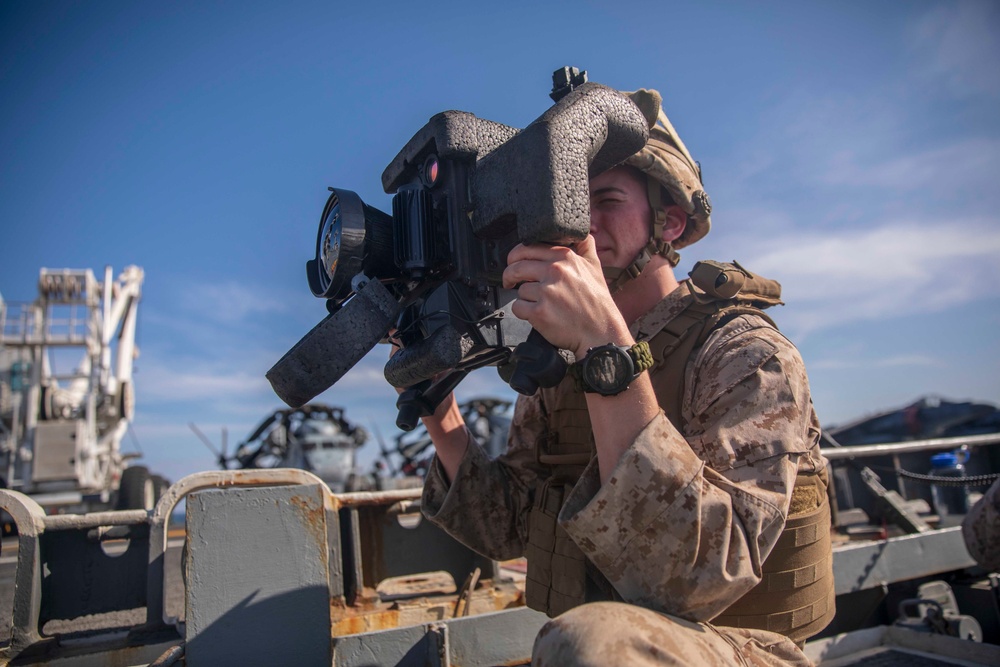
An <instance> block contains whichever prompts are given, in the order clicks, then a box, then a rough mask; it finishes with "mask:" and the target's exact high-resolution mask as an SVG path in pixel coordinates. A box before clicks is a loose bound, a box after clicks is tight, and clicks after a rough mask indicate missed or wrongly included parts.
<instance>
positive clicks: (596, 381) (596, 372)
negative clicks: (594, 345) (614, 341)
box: [583, 347, 634, 396]
mask: <svg viewBox="0 0 1000 667" xmlns="http://www.w3.org/2000/svg"><path fill="white" fill-rule="evenodd" d="M633 374H634V370H633V367H632V359H631V357H629V356H628V354H627V353H626V352H625V351H624V350H621V349H619V348H617V347H601V348H598V349H595V350H592V351H591V352H590V354H588V355H587V357H586V359H585V360H584V364H583V380H584V382H586V383H587V384H588V385H590V387H592V388H593V389H594V391H596V392H598V393H599V394H604V395H609V396H610V395H614V394H618V393H620V392H622V391H624V390H625V389H626V388H627V387H628V383H629V382H631V381H632V376H633Z"/></svg>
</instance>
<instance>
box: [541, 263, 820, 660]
mask: <svg viewBox="0 0 1000 667" xmlns="http://www.w3.org/2000/svg"><path fill="white" fill-rule="evenodd" d="M690 275H691V280H690V281H685V283H684V285H685V286H686V287H687V288H688V289H689V290H690V294H691V297H692V298H691V303H690V304H689V305H688V306H687V307H686V308H685V309H684V311H682V312H681V313H680V314H679V315H677V316H676V317H674V318H673V319H672V320H671V321H670V322H669V323H668V324H667V325H666V326H665V327H664V328H663V329H662V330H661V331H660V332H659V333H657V334H656V335H654V336H653V337H652V339H651V340H650V341H649V344H650V349H651V351H652V353H653V357H654V359H655V361H656V364H655V365H654V367H653V368H652V369H651V370H650V373H651V378H652V383H653V388H654V390H655V392H656V396H657V400H658V402H659V404H660V407H661V408H662V409H663V411H664V413H665V414H666V416H667V417H668V418H669V419H670V421H671V423H673V424H674V425H675V426H676V427H677V428H678V430H679V431H681V432H683V429H684V426H685V423H686V422H685V420H684V417H683V415H682V398H683V396H684V376H685V366H686V365H687V362H688V359H689V358H690V356H691V354H692V352H693V351H694V350H696V349H698V348H700V347H701V346H702V345H703V344H704V343H705V341H706V340H707V339H708V337H709V336H710V335H711V334H712V332H714V331H716V330H717V329H719V328H720V327H722V326H724V325H725V324H726V323H728V322H729V321H731V320H732V319H734V318H736V317H739V316H740V315H745V314H753V315H756V316H758V317H762V318H763V319H765V320H766V321H767V322H769V323H770V324H771V325H772V326H773V325H774V322H773V321H772V320H771V319H770V318H769V317H767V316H766V315H765V314H764V313H763V312H761V310H762V309H763V308H767V307H770V306H773V305H777V304H780V303H781V300H780V296H781V294H780V293H781V287H780V285H778V283H776V282H774V281H771V280H767V279H764V278H761V277H759V276H756V275H755V274H752V273H750V272H749V271H746V270H745V269H743V268H742V267H740V266H739V265H738V264H723V263H718V262H699V263H698V264H696V265H695V267H694V269H692V271H691V274H690ZM541 391H542V392H543V400H544V402H545V406H546V410H547V412H548V414H549V422H548V427H549V428H548V435H547V436H546V437H545V438H544V439H543V440H542V441H540V442H538V443H536V446H535V455H536V459H537V461H538V463H539V464H541V465H543V466H545V467H547V468H549V470H550V471H551V474H550V476H549V477H548V478H547V479H545V480H544V481H543V482H542V483H541V485H540V486H539V488H537V489H536V494H535V498H534V503H533V507H532V509H531V511H530V513H529V518H528V544H527V549H526V554H525V555H526V556H527V561H528V572H527V581H526V584H525V599H526V600H525V601H526V603H527V605H528V606H529V607H531V608H533V609H537V610H539V611H542V612H545V613H546V614H548V615H549V616H551V617H555V616H558V615H559V614H561V613H563V612H564V611H567V610H569V609H571V608H573V607H575V606H578V605H580V604H583V603H585V602H594V601H598V600H609V599H615V600H620V599H621V597H620V596H619V595H618V594H617V592H616V591H615V590H614V588H613V587H612V586H611V584H610V583H609V582H608V581H607V579H605V578H604V576H603V575H602V574H601V573H600V572H599V571H598V570H597V568H596V567H594V566H593V565H592V564H591V563H590V562H589V561H588V560H587V559H586V558H585V556H584V555H583V553H582V552H581V551H580V548H579V547H578V546H577V545H576V543H575V542H574V541H573V540H572V538H570V537H569V535H568V534H566V532H565V531H564V530H563V529H562V528H561V527H560V526H559V524H558V521H557V517H558V516H559V511H560V510H561V508H562V506H563V503H564V502H565V499H566V497H567V496H568V495H569V493H570V491H571V490H572V488H573V487H574V486H575V484H576V483H577V481H578V480H579V478H580V476H581V474H582V473H583V470H584V468H585V467H586V466H587V464H588V463H589V462H590V460H591V458H592V457H593V456H594V455H595V449H594V436H593V431H592V430H591V427H590V415H589V413H588V412H587V401H586V397H585V395H584V394H583V392H580V391H578V390H577V389H576V387H575V383H574V382H573V381H572V379H570V378H567V379H565V380H564V381H563V382H562V383H561V384H559V385H558V386H557V387H554V388H551V389H544V390H541ZM827 486H828V482H827V478H826V473H825V471H823V473H821V474H800V475H799V476H798V478H797V479H796V482H795V487H794V488H793V491H792V500H791V504H790V507H789V513H788V519H787V521H786V523H785V527H784V530H783V531H782V533H781V535H780V536H779V538H778V541H777V543H776V544H775V546H774V548H773V549H772V551H771V553H770V554H769V555H768V557H767V558H766V559H765V561H764V564H763V566H762V571H763V576H762V579H761V581H760V582H759V583H758V584H757V585H756V586H755V587H754V588H752V589H751V590H750V591H749V592H748V593H747V594H746V595H744V596H743V597H742V598H740V599H739V600H738V601H737V602H735V603H734V604H733V605H732V606H730V607H729V608H728V609H726V610H725V611H724V612H723V613H722V614H721V615H720V616H718V617H716V618H715V619H713V622H714V623H716V624H717V625H727V626H732V627H744V628H758V629H765V630H770V631H772V632H779V633H781V634H784V635H786V636H788V637H789V638H791V639H792V640H793V641H796V642H801V641H804V640H805V639H806V638H808V637H809V636H811V635H813V634H815V633H816V632H818V631H819V630H821V629H822V628H824V627H825V626H826V625H827V624H828V623H829V622H830V620H831V619H832V618H833V612H834V597H835V594H834V588H833V569H832V553H831V546H830V505H829V500H828V497H827V490H826V489H827Z"/></svg>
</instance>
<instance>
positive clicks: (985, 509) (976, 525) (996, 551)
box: [962, 479, 1000, 572]
mask: <svg viewBox="0 0 1000 667" xmlns="http://www.w3.org/2000/svg"><path fill="white" fill-rule="evenodd" d="M962 536H963V537H964V538H965V546H966V547H967V548H968V549H969V555H970V556H972V557H973V558H974V559H976V562H977V563H979V564H980V565H982V566H983V567H985V568H986V569H987V570H991V571H993V572H1000V479H998V480H997V481H995V482H993V485H992V486H991V487H990V488H989V489H988V490H987V491H986V493H985V494H983V497H982V498H980V499H979V501H978V502H977V503H976V504H975V505H973V506H972V509H971V510H969V513H968V514H966V515H965V519H963V520H962Z"/></svg>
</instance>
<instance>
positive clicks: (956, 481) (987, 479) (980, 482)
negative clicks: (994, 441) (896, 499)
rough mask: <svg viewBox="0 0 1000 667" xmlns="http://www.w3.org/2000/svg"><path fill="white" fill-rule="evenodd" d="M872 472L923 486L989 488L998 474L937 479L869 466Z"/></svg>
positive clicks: (897, 469) (999, 474)
mask: <svg viewBox="0 0 1000 667" xmlns="http://www.w3.org/2000/svg"><path fill="white" fill-rule="evenodd" d="M869 467H870V468H872V469H873V470H878V471H880V472H891V473H893V474H894V475H899V476H900V477H905V478H906V479H912V480H914V481H916V482H921V483H923V484H935V485H937V486H989V485H990V484H992V483H993V482H995V481H996V480H997V479H1000V473H992V474H989V475H971V476H969V477H937V476H936V475H921V474H919V473H915V472H910V471H909V470H902V469H900V468H889V467H887V466H869Z"/></svg>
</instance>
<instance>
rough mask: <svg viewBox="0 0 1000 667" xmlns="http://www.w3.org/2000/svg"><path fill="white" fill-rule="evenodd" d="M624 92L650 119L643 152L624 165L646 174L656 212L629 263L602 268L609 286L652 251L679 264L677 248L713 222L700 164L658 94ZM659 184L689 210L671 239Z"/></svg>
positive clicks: (627, 275)
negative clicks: (666, 233) (643, 241)
mask: <svg viewBox="0 0 1000 667" xmlns="http://www.w3.org/2000/svg"><path fill="white" fill-rule="evenodd" d="M624 94H625V95H627V96H628V97H629V99H631V100H632V101H633V102H634V103H635V105H636V106H637V107H639V110H640V111H642V114H643V115H644V116H645V117H646V118H647V119H650V130H649V140H648V141H647V142H646V145H645V146H644V147H643V149H642V150H641V151H639V152H638V153H636V154H635V155H633V156H632V157H630V158H628V159H627V160H625V164H627V165H629V166H632V167H635V168H636V169H638V170H639V171H641V172H643V173H644V174H646V177H647V193H648V197H649V204H650V207H651V208H652V209H653V211H654V220H653V229H652V230H651V231H650V239H649V243H648V244H647V245H646V247H645V248H643V250H642V251H641V252H640V253H639V256H638V257H636V259H635V260H634V261H633V262H632V264H631V265H629V266H628V267H626V268H624V269H610V270H608V271H605V277H606V278H608V280H609V284H610V286H611V288H612V290H614V289H617V288H618V287H620V286H621V285H622V284H624V283H625V282H626V281H628V280H630V279H632V278H635V277H636V276H638V275H639V272H640V271H642V269H643V267H644V266H645V265H646V263H647V262H648V261H649V260H650V258H651V257H652V256H653V255H661V256H662V257H664V258H666V259H667V261H669V262H670V265H671V266H677V262H678V261H679V260H680V255H678V254H677V249H679V248H683V247H685V246H689V245H691V244H692V243H694V242H695V241H697V240H699V239H700V238H702V237H703V236H705V234H707V233H708V230H709V228H710V227H711V222H712V221H711V213H712V204H711V200H709V198H708V194H707V193H706V192H705V190H704V187H703V186H702V183H701V167H700V165H698V163H697V162H695V161H694V158H692V157H691V154H690V153H689V152H688V149H687V147H686V146H685V145H684V142H683V141H681V138H680V137H679V136H678V135H677V131H676V130H675V129H674V126H673V125H672V124H671V123H670V120H669V119H668V118H667V115H666V114H665V113H663V107H662V97H661V96H660V93H659V92H657V91H655V90H647V89H644V88H643V89H639V90H636V91H634V92H626V93H624ZM660 186H663V187H664V188H666V191H667V192H668V193H669V194H670V197H671V199H673V201H674V203H675V204H677V205H678V206H680V207H681V208H682V209H683V210H684V212H685V213H686V214H687V225H686V226H685V227H684V231H683V232H682V233H681V235H680V236H679V237H678V238H676V239H674V241H673V242H672V243H671V242H670V241H664V240H663V227H664V225H665V223H666V217H665V214H664V212H663V209H662V203H663V202H662V197H661V190H660Z"/></svg>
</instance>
